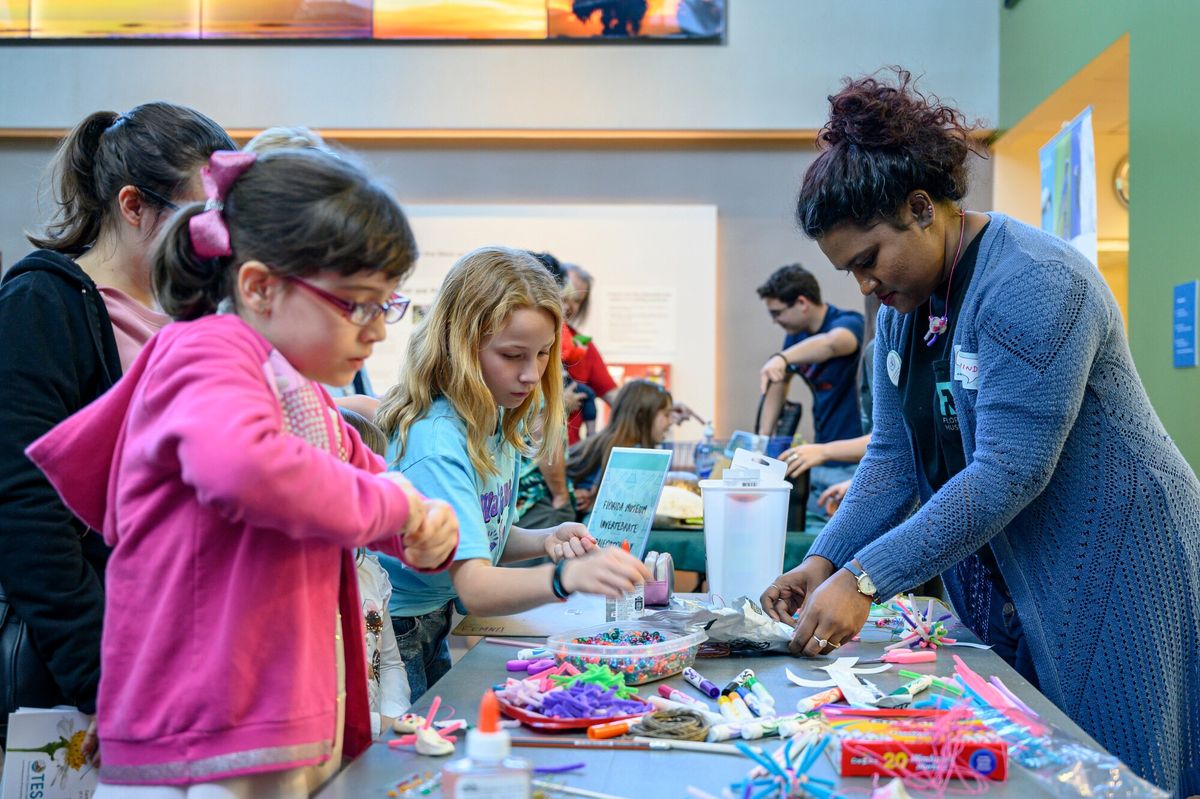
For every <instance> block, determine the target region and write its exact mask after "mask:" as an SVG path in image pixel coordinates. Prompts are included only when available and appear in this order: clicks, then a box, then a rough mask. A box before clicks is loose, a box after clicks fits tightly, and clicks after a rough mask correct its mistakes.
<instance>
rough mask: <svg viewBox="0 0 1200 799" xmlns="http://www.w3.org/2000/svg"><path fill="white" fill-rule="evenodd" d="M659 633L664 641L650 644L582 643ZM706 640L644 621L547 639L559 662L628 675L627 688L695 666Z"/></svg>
mask: <svg viewBox="0 0 1200 799" xmlns="http://www.w3.org/2000/svg"><path fill="white" fill-rule="evenodd" d="M618 631H619V634H617V633H618ZM655 633H657V634H658V635H661V636H662V637H663V639H664V640H662V641H658V642H654V643H647V644H628V643H615V642H614V643H603V642H594V643H584V642H581V639H582V640H583V641H590V640H598V639H602V638H604V637H606V636H611V637H612V638H614V639H618V640H619V639H621V638H627V637H630V636H635V637H636V636H644V635H648V634H655ZM706 640H708V636H707V635H706V634H705V633H704V631H703V630H698V631H696V632H694V633H689V634H686V635H684V634H681V633H674V632H668V631H666V630H659V629H656V628H655V627H653V626H652V625H650V624H645V623H643V622H636V621H629V622H609V623H608V624H601V625H597V626H595V627H586V628H584V629H582V630H576V631H574V632H570V633H563V634H560V635H552V636H550V637H549V638H547V639H546V648H547V649H549V650H550V651H551V652H552V653H553V654H554V657H555V658H557V659H558V660H559V662H562V661H566V662H568V663H571V664H572V665H574V666H575V667H576V668H578V669H580V670H583V669H586V668H587V667H588V665H589V664H592V663H600V664H602V665H605V666H608V667H609V668H610V669H612V670H613V671H615V672H618V673H620V674H623V675H625V684H626V685H641V684H642V683H647V682H654V681H655V680H665V679H666V678H667V677H671V676H673V675H675V674H678V673H679V672H681V671H683V670H684V669H686V668H687V667H688V666H691V665H692V664H693V663H694V662H695V661H696V652H697V651H698V650H699V649H700V644H702V643H704V642H705V641H706Z"/></svg>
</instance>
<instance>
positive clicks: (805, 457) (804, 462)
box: [779, 444, 829, 477]
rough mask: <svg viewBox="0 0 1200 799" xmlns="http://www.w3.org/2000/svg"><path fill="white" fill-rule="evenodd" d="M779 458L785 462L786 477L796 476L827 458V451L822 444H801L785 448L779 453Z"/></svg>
mask: <svg viewBox="0 0 1200 799" xmlns="http://www.w3.org/2000/svg"><path fill="white" fill-rule="evenodd" d="M779 460H781V461H783V462H784V463H786V464H787V476H788V477H798V476H800V475H802V474H804V473H805V472H807V471H808V470H809V469H811V468H813V467H814V466H820V465H821V464H822V463H824V462H825V461H827V460H829V453H828V451H827V450H826V449H825V445H824V444H801V445H800V446H798V447H792V448H791V449H785V450H784V451H783V452H781V453H780V454H779Z"/></svg>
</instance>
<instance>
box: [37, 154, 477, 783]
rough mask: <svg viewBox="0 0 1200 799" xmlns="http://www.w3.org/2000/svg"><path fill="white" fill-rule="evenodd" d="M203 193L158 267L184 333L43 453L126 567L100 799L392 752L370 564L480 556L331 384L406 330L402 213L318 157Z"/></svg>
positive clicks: (113, 564) (40, 447)
mask: <svg viewBox="0 0 1200 799" xmlns="http://www.w3.org/2000/svg"><path fill="white" fill-rule="evenodd" d="M203 179H204V185H205V191H206V193H207V195H208V197H209V200H208V202H207V203H205V204H199V203H197V204H194V205H191V206H188V207H185V208H184V209H182V210H181V211H180V212H179V213H177V214H176V215H175V217H174V218H173V219H172V221H171V223H170V225H169V227H168V229H167V231H166V232H165V234H164V236H163V239H162V240H161V242H160V244H159V246H158V249H157V251H156V254H155V262H154V266H153V268H154V282H155V288H156V292H157V294H158V297H159V301H160V302H161V303H162V306H163V309H164V310H165V311H166V312H167V313H169V314H170V315H171V316H172V317H173V318H174V319H176V320H178V321H176V322H175V323H174V324H171V325H169V326H168V327H166V328H165V329H164V330H163V331H162V332H161V333H159V334H158V335H156V336H155V337H154V338H153V339H152V340H151V341H150V343H149V344H148V345H147V346H146V348H145V349H144V350H143V351H142V353H141V355H140V356H139V357H138V358H137V360H136V361H135V362H134V363H133V365H132V366H131V367H130V369H129V370H128V372H127V373H126V374H125V376H124V377H123V378H122V379H121V380H120V381H119V382H118V383H117V385H116V386H114V387H113V389H112V390H111V391H109V392H108V393H107V394H105V395H104V396H103V397H102V398H100V399H99V400H98V401H96V402H95V403H93V404H92V405H90V406H88V407H86V408H85V409H84V410H82V411H80V412H79V413H77V414H75V415H74V416H72V417H70V418H68V419H67V420H66V421H64V422H63V423H62V424H60V425H59V426H58V427H56V428H54V429H53V430H51V431H50V432H49V433H47V434H46V435H45V436H44V437H42V438H41V439H39V440H38V441H36V442H35V443H34V444H33V445H32V446H31V447H30V448H29V449H28V451H27V452H28V455H29V457H30V458H31V459H32V460H33V461H34V462H35V463H37V464H38V466H39V467H40V468H41V469H42V470H43V471H44V472H45V473H46V475H47V477H48V478H49V479H50V480H51V482H52V483H53V484H54V486H55V488H56V489H57V490H58V491H59V493H60V494H61V495H62V497H63V499H64V501H65V502H66V504H67V505H68V506H69V507H70V508H71V509H72V511H74V512H75V513H76V514H77V515H78V516H79V517H80V518H81V519H82V520H83V521H84V522H85V523H86V524H88V525H89V526H90V527H92V528H94V529H96V530H99V531H101V532H102V533H103V534H104V538H105V540H106V541H107V542H108V543H109V545H110V546H112V547H113V552H112V556H111V559H110V560H109V565H108V577H107V580H108V585H107V589H108V590H107V604H106V609H105V621H104V623H105V627H104V634H103V642H102V645H101V675H100V691H99V699H98V703H97V704H98V709H97V715H98V726H99V735H100V755H101V766H100V782H101V785H100V788H99V790H98V791H97V793H96V797H97V799H104V797H115V796H121V797H130V799H143V798H145V799H149V798H150V797H153V798H154V799H158V797H188V796H196V795H203V796H205V797H241V796H282V797H292V796H307V795H309V794H310V793H311V792H313V791H314V790H315V789H316V788H317V787H318V786H319V785H320V783H321V782H322V781H323V780H324V779H325V778H327V777H328V776H329V775H331V774H332V773H333V772H334V771H336V768H337V766H338V765H339V764H340V762H341V758H342V755H343V754H344V755H347V756H350V757H353V756H355V755H357V754H359V753H360V752H361V751H363V749H365V748H366V746H367V744H368V743H369V742H370V732H371V731H370V720H369V715H368V705H367V685H366V663H365V660H364V654H363V647H362V641H363V631H362V622H361V614H360V608H359V599H358V591H357V585H356V576H355V566H354V559H353V555H352V550H353V548H354V547H357V546H363V545H366V544H370V545H371V546H372V548H375V549H382V550H385V551H390V552H392V553H394V554H395V555H396V556H397V557H400V558H401V559H402V560H403V561H404V562H405V563H406V564H407V565H408V566H410V567H411V568H413V569H416V570H418V571H437V570H440V569H444V568H445V567H446V565H447V564H449V563H450V561H451V559H452V558H453V553H454V550H455V548H456V546H457V541H458V527H457V523H456V521H455V518H454V515H453V513H452V512H451V511H450V509H449V507H448V506H447V505H446V504H445V503H441V502H436V501H429V500H425V499H424V498H423V497H422V496H421V495H420V494H419V493H417V492H416V491H415V490H414V489H413V488H412V487H411V486H410V485H409V484H408V483H407V482H406V481H404V480H403V479H402V478H397V476H396V474H395V473H387V472H385V468H384V462H383V461H382V460H381V459H380V458H379V457H378V456H376V455H375V454H373V453H372V452H370V450H368V449H367V448H366V447H365V446H363V444H362V441H361V439H360V438H359V436H358V435H357V433H355V432H353V430H352V429H351V428H349V427H348V426H347V425H346V424H344V423H343V422H342V421H341V418H340V416H339V415H338V413H337V410H336V407H335V406H334V405H333V403H332V401H331V400H330V398H329V396H328V394H327V393H326V392H325V391H324V390H323V389H322V388H321V387H320V385H318V384H319V383H328V384H331V385H342V384H345V383H347V382H349V381H350V379H351V378H352V377H353V376H354V373H355V372H356V371H357V370H358V369H359V368H361V367H362V365H363V361H364V360H365V359H366V358H367V356H369V355H370V354H371V349H372V346H373V345H374V344H375V343H376V342H377V341H381V340H382V339H383V338H384V335H385V329H384V324H385V322H394V321H396V320H398V319H399V318H400V317H401V316H402V315H403V313H404V311H405V309H406V308H407V305H408V301H407V300H406V299H405V298H403V297H402V296H401V295H398V294H396V293H395V290H396V288H397V285H398V283H399V281H400V279H401V278H402V277H403V276H404V275H405V274H407V272H408V271H409V270H410V269H411V267H412V264H413V261H414V260H415V253H416V247H415V243H414V241H413V237H412V232H411V230H410V229H409V226H408V223H407V221H406V220H405V218H404V214H403V213H402V212H401V210H400V208H399V207H398V206H397V205H396V203H395V201H394V200H393V199H392V198H391V197H390V196H388V194H387V193H386V192H385V191H384V190H383V189H382V188H380V187H379V186H378V185H376V184H375V183H373V182H372V181H370V180H369V179H368V178H367V177H366V176H365V175H363V174H362V172H360V171H359V170H358V169H356V168H354V167H353V166H350V165H348V164H347V163H345V162H343V161H339V160H338V159H336V158H333V157H331V156H329V155H326V154H323V153H319V152H315V151H298V150H297V151H280V152H275V153H270V154H268V155H265V156H263V157H261V158H258V159H257V161H256V159H255V156H254V155H253V154H248V153H235V152H229V151H222V152H218V153H216V154H214V155H213V157H212V160H211V161H210V163H209V166H207V167H206V168H205V170H204V172H203ZM346 642H350V643H349V644H348V645H347V644H346Z"/></svg>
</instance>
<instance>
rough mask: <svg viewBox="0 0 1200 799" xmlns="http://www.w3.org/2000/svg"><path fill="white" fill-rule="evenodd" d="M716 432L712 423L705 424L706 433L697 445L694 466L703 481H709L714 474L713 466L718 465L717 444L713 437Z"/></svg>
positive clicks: (693, 457) (693, 456)
mask: <svg viewBox="0 0 1200 799" xmlns="http://www.w3.org/2000/svg"><path fill="white" fill-rule="evenodd" d="M714 435H716V431H715V430H714V429H713V426H712V422H705V423H704V433H703V435H702V437H701V438H700V442H699V443H698V444H696V450H695V453H694V454H693V455H692V465H694V466H695V467H696V476H697V477H699V478H700V479H701V480H707V479H708V477H709V475H711V474H712V470H713V466H716V464H717V453H716V444H715V442H714V441H713V436H714Z"/></svg>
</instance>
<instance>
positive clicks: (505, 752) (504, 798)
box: [442, 691, 533, 799]
mask: <svg viewBox="0 0 1200 799" xmlns="http://www.w3.org/2000/svg"><path fill="white" fill-rule="evenodd" d="M511 751H512V740H511V739H510V738H509V736H508V732H507V731H506V730H503V729H501V728H500V703H499V701H498V700H497V699H496V694H494V693H493V692H491V691H488V692H487V693H486V694H484V695H483V700H482V701H480V703H479V726H478V727H476V728H475V729H473V730H470V731H468V732H467V756H466V757H465V758H463V759H461V760H454V761H451V762H450V763H447V764H446V765H445V766H444V767H443V768H442V796H444V797H446V799H461V798H465V797H472V799H529V798H530V797H531V796H532V795H533V782H532V781H533V766H532V765H530V763H529V761H528V760H522V759H520V758H515V757H509V753H510V752H511Z"/></svg>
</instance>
